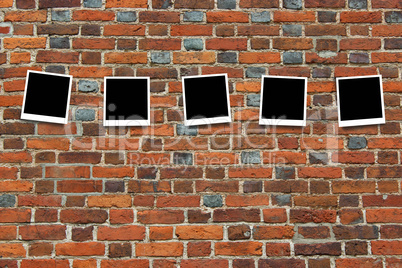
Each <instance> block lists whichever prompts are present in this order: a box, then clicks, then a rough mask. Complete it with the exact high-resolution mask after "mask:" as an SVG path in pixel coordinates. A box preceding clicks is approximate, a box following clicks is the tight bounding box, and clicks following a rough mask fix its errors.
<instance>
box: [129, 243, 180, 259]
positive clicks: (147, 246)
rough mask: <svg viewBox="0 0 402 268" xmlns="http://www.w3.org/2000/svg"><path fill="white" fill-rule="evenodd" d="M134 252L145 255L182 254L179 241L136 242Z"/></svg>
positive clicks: (169, 255)
mask: <svg viewBox="0 0 402 268" xmlns="http://www.w3.org/2000/svg"><path fill="white" fill-rule="evenodd" d="M135 254H136V255H137V256H147V257H178V256H182V255H183V244H182V243H179V242H165V243H156V242H154V243H138V244H137V245H136V247H135Z"/></svg>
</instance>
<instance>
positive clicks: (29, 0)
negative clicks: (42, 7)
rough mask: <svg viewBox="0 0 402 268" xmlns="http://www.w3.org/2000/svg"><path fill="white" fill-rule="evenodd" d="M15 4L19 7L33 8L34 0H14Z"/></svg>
mask: <svg viewBox="0 0 402 268" xmlns="http://www.w3.org/2000/svg"><path fill="white" fill-rule="evenodd" d="M16 6H17V8H19V9H32V8H35V0H16Z"/></svg>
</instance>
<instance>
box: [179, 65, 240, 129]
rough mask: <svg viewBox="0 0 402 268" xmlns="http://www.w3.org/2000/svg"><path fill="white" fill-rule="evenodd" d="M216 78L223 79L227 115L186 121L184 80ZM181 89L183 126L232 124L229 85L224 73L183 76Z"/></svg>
mask: <svg viewBox="0 0 402 268" xmlns="http://www.w3.org/2000/svg"><path fill="white" fill-rule="evenodd" d="M216 76H223V77H224V78H225V87H226V100H227V111H228V115H227V116H218V117H209V118H198V119H187V104H186V90H185V80H186V79H194V78H206V77H216ZM182 87H183V107H184V125H185V126H199V125H209V124H219V123H230V122H232V116H231V111H230V97H229V83H228V75H227V74H226V73H224V74H210V75H191V76H184V77H183V78H182Z"/></svg>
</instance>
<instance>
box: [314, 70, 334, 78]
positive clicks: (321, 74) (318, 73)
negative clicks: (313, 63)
mask: <svg viewBox="0 0 402 268" xmlns="http://www.w3.org/2000/svg"><path fill="white" fill-rule="evenodd" d="M331 72H332V70H331V68H330V67H322V68H314V69H313V78H329V77H331Z"/></svg>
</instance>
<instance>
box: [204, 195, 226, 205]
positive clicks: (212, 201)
mask: <svg viewBox="0 0 402 268" xmlns="http://www.w3.org/2000/svg"><path fill="white" fill-rule="evenodd" d="M204 206H206V207H210V208H216V207H222V206H223V199H222V196H221V195H205V196H204Z"/></svg>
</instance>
